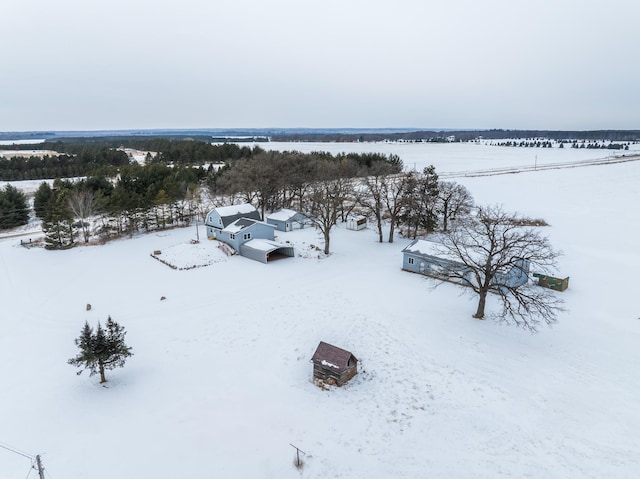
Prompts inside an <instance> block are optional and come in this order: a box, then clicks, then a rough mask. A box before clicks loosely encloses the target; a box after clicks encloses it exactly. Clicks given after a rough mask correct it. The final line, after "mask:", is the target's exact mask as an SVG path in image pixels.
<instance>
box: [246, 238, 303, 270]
mask: <svg viewBox="0 0 640 479" xmlns="http://www.w3.org/2000/svg"><path fill="white" fill-rule="evenodd" d="M240 255H241V256H244V257H245V258H249V259H253V260H255V261H260V262H261V263H265V264H266V263H269V262H272V261H276V260H279V259H283V258H293V257H294V255H295V252H294V250H293V246H290V245H282V244H280V243H276V242H275V241H270V240H266V239H253V240H251V241H247V242H246V243H244V244H242V245H241V246H240Z"/></svg>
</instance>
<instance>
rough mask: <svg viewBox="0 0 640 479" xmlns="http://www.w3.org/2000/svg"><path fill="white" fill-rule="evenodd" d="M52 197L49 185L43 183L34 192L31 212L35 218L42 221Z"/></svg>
mask: <svg viewBox="0 0 640 479" xmlns="http://www.w3.org/2000/svg"><path fill="white" fill-rule="evenodd" d="M52 196H53V190H52V189H51V186H49V183H47V182H46V181H43V182H42V183H40V186H39V187H38V189H37V190H36V193H35V195H34V196H33V210H34V211H35V213H36V216H37V217H38V218H40V219H44V218H45V217H46V215H47V208H48V206H49V204H50V201H51V197H52Z"/></svg>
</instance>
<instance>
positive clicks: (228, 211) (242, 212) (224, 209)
mask: <svg viewBox="0 0 640 479" xmlns="http://www.w3.org/2000/svg"><path fill="white" fill-rule="evenodd" d="M211 212H215V213H216V214H217V215H218V216H220V220H221V221H222V227H223V228H225V227H227V226H229V225H230V224H231V223H233V222H234V221H236V220H237V219H239V218H251V219H254V220H258V221H260V220H261V219H262V218H260V213H259V212H258V210H257V209H255V207H254V206H253V205H252V204H249V203H241V204H239V205H231V206H220V207H218V208H214V209H213V210H211ZM211 226H213V227H214V228H219V227H220V226H219V225H217V224H214V225H211Z"/></svg>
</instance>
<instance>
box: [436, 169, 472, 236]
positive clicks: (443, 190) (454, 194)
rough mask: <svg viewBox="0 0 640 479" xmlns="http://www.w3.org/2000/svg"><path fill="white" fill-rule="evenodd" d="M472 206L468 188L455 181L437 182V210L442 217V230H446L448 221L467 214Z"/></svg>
mask: <svg viewBox="0 0 640 479" xmlns="http://www.w3.org/2000/svg"><path fill="white" fill-rule="evenodd" d="M472 207H473V197H472V196H471V193H470V192H469V190H467V189H466V188H465V187H464V186H462V185H460V184H458V183H456V182H455V181H440V182H439V184H438V206H437V208H438V212H439V213H440V215H441V217H442V230H443V231H447V229H448V227H449V222H450V221H451V220H454V219H456V218H458V217H460V216H464V215H468V214H469V212H470V211H471V208H472Z"/></svg>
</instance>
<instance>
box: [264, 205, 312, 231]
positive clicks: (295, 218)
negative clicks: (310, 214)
mask: <svg viewBox="0 0 640 479" xmlns="http://www.w3.org/2000/svg"><path fill="white" fill-rule="evenodd" d="M266 219H267V223H269V224H270V225H273V226H275V227H276V229H277V230H279V231H291V230H294V229H301V228H304V224H305V221H307V218H306V216H304V215H303V214H300V213H298V212H297V211H293V210H288V209H281V210H280V211H276V212H275V213H272V214H270V215H268V216H267V218H266Z"/></svg>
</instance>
